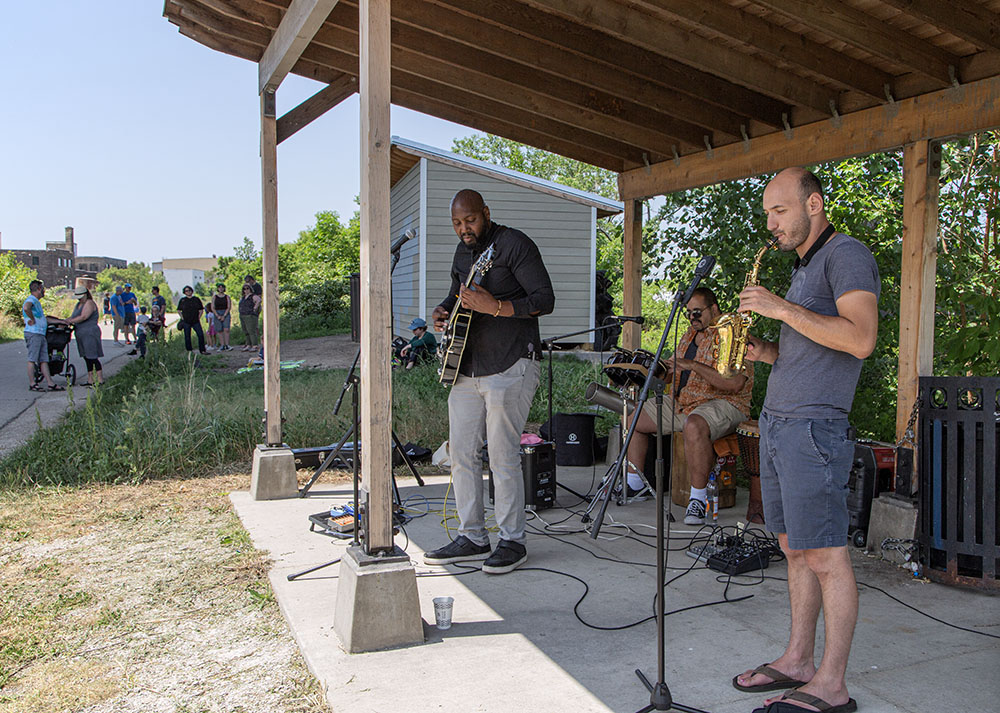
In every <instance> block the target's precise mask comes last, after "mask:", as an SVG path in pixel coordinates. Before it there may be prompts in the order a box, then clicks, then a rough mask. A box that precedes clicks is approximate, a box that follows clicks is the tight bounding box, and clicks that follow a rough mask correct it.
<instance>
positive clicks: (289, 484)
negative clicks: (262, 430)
mask: <svg viewBox="0 0 1000 713" xmlns="http://www.w3.org/2000/svg"><path fill="white" fill-rule="evenodd" d="M298 494H299V483H298V481H297V480H296V479H295V457H294V456H293V455H292V449H291V448H289V447H288V446H285V445H282V446H263V445H258V446H257V448H256V449H255V450H254V452H253V475H251V477H250V497H252V498H253V499H254V500H278V499H280V498H294V497H296V496H297V495H298Z"/></svg>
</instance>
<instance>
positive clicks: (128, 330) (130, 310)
mask: <svg viewBox="0 0 1000 713" xmlns="http://www.w3.org/2000/svg"><path fill="white" fill-rule="evenodd" d="M122 304H123V305H125V311H124V314H123V318H122V323H123V324H124V325H125V343H126V344H131V343H132V341H131V340H130V339H129V335H132V339H135V338H136V336H135V313H136V312H137V311H138V310H139V300H137V299H136V297H135V293H134V292H133V291H132V283H130V282H126V283H125V290H124V291H123V292H122Z"/></svg>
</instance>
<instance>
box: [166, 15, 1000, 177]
mask: <svg viewBox="0 0 1000 713" xmlns="http://www.w3.org/2000/svg"><path fill="white" fill-rule="evenodd" d="M290 3H291V0H165V5H164V14H165V15H166V17H167V18H168V19H169V20H170V21H171V22H173V23H175V24H176V25H177V26H178V28H179V29H180V31H181V32H182V33H183V34H185V35H187V36H189V37H191V38H193V39H195V40H196V41H198V42H200V43H202V44H205V45H207V46H209V47H213V48H215V49H217V50H220V51H222V52H226V53H228V54H232V55H236V56H239V57H243V58H246V59H249V60H254V61H259V60H260V59H261V57H262V54H263V52H264V50H265V48H266V47H267V45H268V43H269V42H270V40H271V38H272V36H273V35H274V34H275V29H276V28H277V27H278V25H279V23H280V22H281V19H282V17H283V16H284V14H285V12H286V10H287V8H288V6H289V5H290ZM391 31H392V37H391V41H392V60H391V61H392V77H391V81H392V102H393V103H394V104H397V105H399V106H405V107H408V108H410V109H414V110H417V111H421V112H424V113H426V114H430V115H433V116H437V117H440V118H443V119H447V120H449V121H453V122H457V123H460V124H463V125H466V126H470V127H473V128H475V129H479V130H482V131H487V132H491V133H493V134H497V135H500V136H504V137H506V138H509V139H514V140H517V141H521V142H523V143H526V144H529V145H532V146H536V147H539V148H542V149H546V150H549V151H553V152H555V153H558V154H561V155H564V156H568V157H571V158H575V159H579V160H581V161H586V162H588V163H591V164H594V165H597V166H602V167H605V168H608V169H611V170H614V171H618V172H623V178H622V180H623V183H622V186H623V189H622V194H623V195H624V196H625V197H637V196H641V195H649V194H650V193H648V192H647V193H643V191H649V190H653V189H655V190H656V192H660V191H661V190H675V189H677V188H679V187H685V186H687V185H699V184H703V183H710V182H714V181H713V179H714V180H720V179H721V178H731V177H735V176H736V175H750V174H752V173H759V172H761V170H769V169H770V168H772V167H771V166H769V165H768V164H767V161H766V160H765V161H761V160H757V161H756V162H750V161H746V160H744V161H742V163H741V162H740V156H741V155H742V154H750V155H752V156H756V155H763V156H770V155H771V154H772V153H774V151H775V149H774V148H773V146H775V145H777V143H779V142H780V141H782V137H783V136H784V138H786V139H789V141H787V142H786V143H787V144H791V143H792V142H791V141H790V139H791V137H792V136H793V134H794V135H795V137H796V140H797V142H796V143H795V144H794V146H792V147H791V148H792V150H789V151H787V152H785V153H783V154H780V155H777V156H776V157H775V158H774V159H773V161H774V162H776V163H777V164H778V165H776V167H779V168H780V167H781V165H789V164H791V163H805V162H810V161H815V160H826V159H829V158H834V157H837V156H845V155H851V154H852V153H866V152H869V151H872V150H878V148H881V147H882V146H883V145H884V144H885V141H889V142H892V141H896V140H897V138H896V137H894V136H893V137H888V138H885V137H883V139H882V143H881V144H879V143H878V142H879V140H880V139H879V138H878V137H879V134H880V132H881V133H883V134H884V133H885V131H884V130H885V125H886V124H891V125H892V126H893V128H894V129H898V128H899V126H900V124H904V123H905V124H906V134H905V136H906V138H905V140H906V141H911V140H914V139H915V138H921V137H922V138H928V137H933V136H943V135H945V136H946V135H948V132H949V131H951V130H952V128H953V127H952V124H948V125H947V126H945V125H943V124H942V123H941V122H940V121H939V123H938V124H937V125H936V126H933V127H928V126H925V122H926V117H927V116H941V115H942V114H947V113H948V109H947V106H954V105H965V106H970V105H971V104H975V103H977V102H978V103H979V105H978V106H977V110H978V111H977V116H975V117H973V118H972V119H969V118H968V117H969V116H970V115H969V114H966V115H964V116H963V118H962V119H961V120H955V121H954V122H953V124H954V131H956V132H957V131H969V130H979V129H982V128H988V127H987V126H983V125H982V124H983V123H984V122H986V123H989V124H990V125H993V124H994V122H996V119H995V116H996V112H997V108H996V106H997V103H998V101H997V99H998V96H1000V89H998V87H1000V80H997V81H996V83H994V84H990V85H989V87H988V90H989V91H988V92H987V93H986V95H983V96H980V94H976V93H975V91H973V92H972V93H971V94H968V95H957V96H955V97H953V98H952V99H951V100H950V101H951V104H945V105H942V104H938V105H933V106H931V107H930V108H928V107H927V106H926V105H920V104H918V105H916V108H915V111H914V112H913V119H912V121H911V120H909V119H906V121H904V119H905V117H906V116H907V115H906V114H905V111H904V114H903V115H899V113H898V112H899V108H900V105H901V104H902V103H904V102H905V101H906V100H911V99H912V100H917V101H918V102H919V101H920V100H922V99H924V98H928V97H940V96H941V95H942V93H946V92H948V91H959V92H960V91H961V90H962V89H965V88H967V87H970V85H977V83H978V84H982V83H983V81H984V80H990V79H992V78H997V77H998V76H1000V0H951V1H950V2H940V0H842V1H840V2H822V3H816V2H814V1H813V0H752V1H751V0H405V1H401V2H394V3H392V27H391ZM292 71H293V72H294V73H296V74H299V75H302V76H306V77H311V78H313V79H317V80H319V81H322V82H326V83H329V84H331V85H338V84H339V85H341V86H344V87H347V91H348V93H350V92H351V91H353V87H356V86H357V82H356V81H354V80H356V78H357V76H358V73H359V64H358V2H357V0H340V1H339V2H337V3H336V5H335V6H334V7H333V10H332V11H331V12H330V14H329V16H328V17H327V18H326V20H325V22H323V24H322V26H321V27H320V28H319V31H318V32H317V33H316V34H315V35H314V36H313V37H312V40H311V42H310V43H309V45H308V46H307V47H306V48H305V50H304V52H303V53H302V55H301V57H300V58H299V59H298V61H297V62H296V63H295V65H294V67H293V68H292ZM949 96H950V95H949ZM883 108H884V109H885V111H884V112H882V111H881V110H882V109H883ZM903 108H904V110H906V108H907V106H906V105H905V104H904V106H903ZM872 109H878V110H879V113H878V115H877V116H874V117H872V116H870V111H871V110H872ZM984 109H986V110H987V111H983V110H984ZM865 112H869V115H866V116H867V118H866V120H865V122H864V123H859V124H851V123H850V119H851V117H852V116H853V115H858V116H861V115H863V114H865ZM979 115H983V117H982V118H980V116H979ZM907 121H908V122H909V123H906V122H907ZM831 122H832V123H831ZM841 122H843V128H841V127H842V125H841ZM911 125H912V126H911ZM800 127H813V132H812V133H810V132H809V131H805V132H802V134H801V135H800V134H799V133H797V131H798V129H799V128H800ZM855 127H856V128H855ZM279 132H280V129H279ZM833 133H838V134H843V138H842V141H841V144H839V145H836V146H833V147H830V143H829V136H830V135H831V134H833ZM862 135H863V136H864V137H866V140H865V141H860V140H856V137H857V136H862ZM872 137H874V138H872ZM761 139H763V141H760V140H761ZM772 140H773V143H768V142H769V141H772ZM821 145H824V146H828V148H827V149H826V151H825V152H816V151H814V150H813V149H814V148H815V147H818V146H821ZM720 149H726V152H723V153H722V155H723V156H724V157H728V158H726V161H728V162H729V163H728V164H727V165H726V167H725V170H713V166H714V165H719V164H721V161H720V159H719V154H720ZM713 152H714V155H715V161H714V163H705V162H704V159H706V158H707V159H711V158H712V157H713ZM779 153H780V152H779ZM688 156H691V157H695V158H696V161H695V163H696V164H698V162H699V161H700V162H702V163H701V164H698V166H699V168H697V170H696V171H693V172H692V171H688V173H687V174H685V173H684V172H685V171H686V170H687V169H686V168H685V165H686V164H685V163H684V162H683V161H682V159H684V158H685V157H688ZM650 171H652V176H653V178H654V179H655V178H657V177H658V176H660V177H662V176H663V175H665V174H668V173H669V174H670V178H671V180H666V181H660V182H658V183H657V182H656V181H653V180H645V179H644V176H647V175H649V173H650ZM699 171H700V173H699ZM629 181H631V183H629Z"/></svg>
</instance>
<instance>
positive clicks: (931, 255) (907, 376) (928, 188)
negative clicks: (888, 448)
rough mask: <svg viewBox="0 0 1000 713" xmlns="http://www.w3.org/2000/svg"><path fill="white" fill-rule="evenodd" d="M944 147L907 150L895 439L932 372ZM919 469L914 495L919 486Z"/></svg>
mask: <svg viewBox="0 0 1000 713" xmlns="http://www.w3.org/2000/svg"><path fill="white" fill-rule="evenodd" d="M940 173H941V146H940V144H937V143H934V142H931V141H916V142H914V143H912V144H906V145H905V146H904V147H903V254H902V266H901V273H900V279H899V284H900V289H899V371H898V385H897V390H896V439H897V441H898V440H899V439H901V438H902V437H903V434H904V432H905V430H906V426H907V423H908V422H909V420H910V413H911V411H912V410H913V404H914V403H915V402H916V400H917V389H918V386H919V382H918V379H919V377H921V376H930V375H931V374H932V373H933V370H934V292H935V284H934V281H935V277H936V274H937V235H938V195H939V193H940V185H939V180H938V177H939V176H940ZM917 483H918V481H917V472H916V467H914V471H913V483H912V490H911V492H916V488H917Z"/></svg>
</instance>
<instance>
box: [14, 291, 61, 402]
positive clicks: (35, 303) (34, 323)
mask: <svg viewBox="0 0 1000 713" xmlns="http://www.w3.org/2000/svg"><path fill="white" fill-rule="evenodd" d="M28 291H29V292H30V293H31V294H29V295H28V299H26V300H25V301H24V304H23V305H21V316H22V317H23V318H24V344H25V346H26V347H27V348H28V388H29V389H31V390H32V391H45V389H44V388H42V386H41V385H39V384H36V383H35V369H36V368H37V369H38V370H39V371H41V373H42V378H44V379H45V383H46V385H47V386H48V387H49V391H64V389H63V387H61V386H57V385H56V382H54V381H52V375H51V374H50V373H49V344H48V342H47V341H46V339H45V330H46V329H47V328H48V323H49V321H50V320H49V319H47V318H46V317H45V311H44V310H43V309H42V302H41V299H42V297H44V296H45V285H44V284H42V281H41V280H32V281H31V282H30V283H28ZM51 321H52V323H53V324H61V323H62V320H61V319H55V318H53V319H52V320H51Z"/></svg>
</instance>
